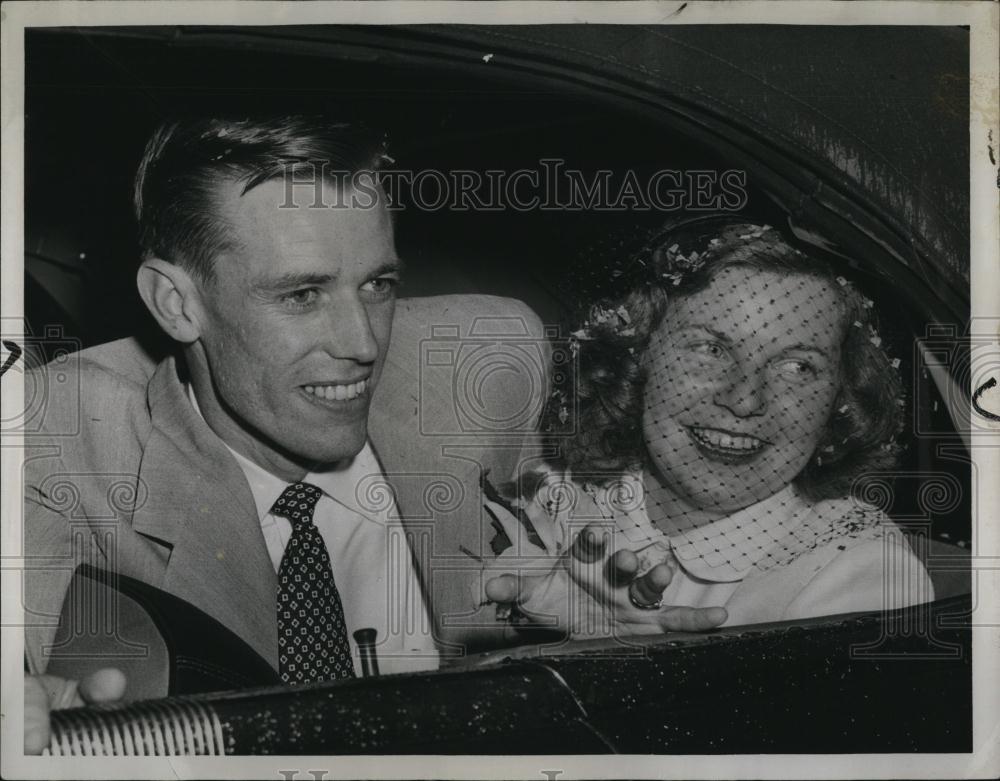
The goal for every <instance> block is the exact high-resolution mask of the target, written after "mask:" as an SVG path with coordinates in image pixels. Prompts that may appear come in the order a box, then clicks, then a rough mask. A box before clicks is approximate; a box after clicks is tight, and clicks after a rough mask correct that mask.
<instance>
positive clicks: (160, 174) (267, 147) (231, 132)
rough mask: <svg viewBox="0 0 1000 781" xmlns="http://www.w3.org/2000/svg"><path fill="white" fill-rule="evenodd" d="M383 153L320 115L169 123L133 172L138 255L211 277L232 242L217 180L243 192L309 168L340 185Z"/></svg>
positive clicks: (352, 129)
mask: <svg viewBox="0 0 1000 781" xmlns="http://www.w3.org/2000/svg"><path fill="white" fill-rule="evenodd" d="M385 157H386V149H385V140H384V138H383V137H381V136H379V135H377V134H375V133H373V132H372V131H371V130H369V129H368V128H367V127H365V126H364V125H361V124H348V123H336V122H331V121H328V120H325V119H323V118H322V117H313V116H280V117H267V118H240V119H226V118H208V119H184V120H175V121H171V122H167V123H165V124H163V125H161V126H160V127H159V128H158V129H157V130H156V131H155V132H154V133H153V135H152V137H151V138H150V140H149V142H148V143H147V144H146V150H145V153H144V154H143V157H142V161H141V162H140V164H139V169H138V172H137V173H136V177H135V188H134V191H133V205H134V208H135V215H136V219H137V220H138V223H139V246H140V248H141V252H142V258H143V259H144V260H145V259H148V258H153V257H158V258H162V259H163V260H167V261H170V262H172V263H177V264H178V265H181V266H183V267H185V268H187V269H188V270H190V271H191V272H192V273H194V274H195V275H197V276H198V277H199V278H201V279H202V280H209V279H211V277H212V266H213V260H214V258H215V256H216V255H217V254H218V253H219V252H222V251H225V250H227V249H230V248H232V241H233V240H232V237H231V236H230V233H229V230H228V226H227V225H226V223H225V220H224V219H223V218H222V216H221V215H220V214H219V213H218V209H217V207H216V201H217V196H216V188H217V187H218V185H219V184H220V183H223V182H235V183H241V184H242V185H243V192H244V193H246V192H247V191H249V190H251V189H253V188H254V187H256V186H257V185H259V184H261V183H263V182H266V181H268V180H271V179H279V178H282V177H285V176H292V175H295V176H296V177H297V178H301V172H302V169H303V168H304V167H310V168H311V175H313V176H317V175H318V176H322V177H323V178H324V179H327V180H329V181H331V182H332V183H335V184H343V179H342V178H338V177H343V176H346V175H352V174H356V173H362V172H366V171H372V172H374V171H377V170H378V169H379V168H380V167H381V165H382V162H383V160H384V159H385ZM306 173H307V174H308V173H310V172H308V171H307V172H306ZM297 190H298V191H299V193H300V195H301V191H302V188H301V187H298V188H297Z"/></svg>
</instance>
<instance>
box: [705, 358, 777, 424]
mask: <svg viewBox="0 0 1000 781" xmlns="http://www.w3.org/2000/svg"><path fill="white" fill-rule="evenodd" d="M715 403H716V404H718V405H719V406H720V407H725V408H726V409H727V410H729V411H730V412H731V413H733V414H734V415H735V416H736V417H739V418H746V417H751V416H753V415H762V414H764V411H765V410H766V409H767V379H766V377H765V375H764V371H762V370H760V369H756V370H749V369H745V368H740V367H733V371H732V372H730V374H729V376H727V377H726V378H725V380H724V384H723V385H722V386H721V387H719V388H718V389H717V390H716V392H715Z"/></svg>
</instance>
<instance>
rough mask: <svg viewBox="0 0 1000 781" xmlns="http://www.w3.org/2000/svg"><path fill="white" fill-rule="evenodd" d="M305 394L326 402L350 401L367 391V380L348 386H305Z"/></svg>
mask: <svg viewBox="0 0 1000 781" xmlns="http://www.w3.org/2000/svg"><path fill="white" fill-rule="evenodd" d="M304 387H305V391H306V393H311V394H312V395H313V396H318V397H319V398H321V399H326V400H327V401H350V400H351V399H356V398H357V397H358V396H360V395H361V394H362V393H364V392H365V390H367V389H368V380H367V379H364V380H361V382H354V383H351V384H350V385H306V386H304Z"/></svg>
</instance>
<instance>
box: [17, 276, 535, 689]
mask: <svg viewBox="0 0 1000 781" xmlns="http://www.w3.org/2000/svg"><path fill="white" fill-rule="evenodd" d="M542 337H543V333H542V328H541V324H540V322H539V320H538V318H537V316H536V315H535V314H534V313H533V312H531V310H530V309H528V308H527V307H526V306H525V305H524V304H522V303H520V302H518V301H514V300H510V299H501V298H495V297H490V296H440V297H433V298H423V299H410V300H401V301H400V302H399V304H398V307H397V311H396V319H395V321H394V326H393V334H392V340H391V345H390V348H389V351H388V355H387V359H386V365H385V369H384V371H383V374H382V377H381V380H380V383H379V385H378V388H377V391H376V394H375V397H374V399H373V402H372V408H371V414H370V420H369V436H370V439H371V442H372V444H373V446H374V448H375V451H376V453H377V455H378V457H379V459H380V461H381V463H382V466H383V469H384V474H385V477H386V479H387V481H388V483H389V485H390V486H391V488H392V490H393V492H394V495H395V498H396V502H397V507H398V508H399V510H400V513H401V515H402V523H403V527H404V529H405V530H406V533H407V536H408V538H409V541H410V546H411V550H412V552H413V555H414V557H415V560H416V563H417V566H418V570H419V572H420V575H421V578H422V582H423V585H424V592H425V597H426V598H427V599H428V601H429V603H430V604H429V608H430V611H431V615H432V616H433V617H434V624H435V632H436V634H435V639H436V640H437V641H438V644H439V646H440V647H441V649H442V651H443V653H444V654H445V655H446V656H447V655H449V654H454V655H460V654H462V653H463V652H464V650H465V648H466V645H465V643H466V642H467V641H472V642H474V643H482V642H486V643H488V642H489V637H490V631H491V630H488V629H487V630H477V629H476V628H475V627H474V625H475V624H480V623H488V621H485V622H484V621H480V620H479V618H478V617H477V616H474V615H469V614H468V589H469V583H470V578H474V577H477V576H478V562H477V561H476V560H475V559H474V558H473V556H474V555H475V556H482V555H484V553H487V552H488V539H489V538H490V537H491V536H492V535H491V533H490V531H489V525H488V524H487V523H484V522H483V510H482V503H481V498H480V489H479V483H480V476H481V474H482V472H483V470H489V473H490V475H491V477H492V479H494V481H497V480H504V479H507V478H508V477H509V476H510V475H511V474H512V473H514V471H515V467H516V465H517V463H518V460H519V458H520V456H521V454H522V448H523V446H524V444H525V440H526V432H528V431H530V430H531V429H533V427H534V425H535V423H537V417H538V414H539V412H540V410H541V405H542V404H543V403H544V399H545V396H546V376H547V375H546V373H545V372H546V370H545V366H546V364H547V360H548V348H547V346H546V345H545V343H544V340H543V338H542ZM496 369H499V371H494V370H496ZM43 372H44V374H37V375H35V376H34V377H33V378H29V382H32V383H34V385H35V387H36V388H44V389H45V392H46V393H47V394H48V395H47V396H46V397H45V399H44V402H45V404H44V408H42V411H41V413H40V414H41V415H42V416H43V418H42V419H41V425H40V427H39V428H40V431H39V432H38V433H36V434H32V435H29V436H28V437H27V445H26V451H25V465H24V488H25V515H24V540H25V551H24V553H25V557H26V562H27V564H26V569H27V572H26V578H25V592H26V593H25V605H26V620H27V629H26V635H25V636H26V653H27V656H28V659H29V662H30V665H31V667H32V670H33V671H42V670H44V669H45V667H46V664H47V647H48V646H49V645H50V644H51V643H52V639H53V637H54V635H55V631H56V624H57V621H58V615H59V613H60V610H61V608H62V604H63V600H64V597H65V595H66V591H67V587H68V584H69V582H70V579H71V576H72V573H73V570H74V569H75V568H76V566H77V565H78V564H80V563H93V564H96V565H98V566H99V567H102V568H106V569H108V570H110V571H112V572H118V573H121V574H124V575H128V576H130V577H133V578H136V579H139V580H141V581H143V582H146V583H149V584H151V585H153V586H156V587H158V588H161V589H164V590H165V591H167V592H169V593H171V594H174V595H175V596H177V597H180V598H182V599H184V600H186V601H188V602H190V603H191V604H193V605H195V606H196V607H198V608H200V609H201V610H203V611H204V612H206V613H208V614H209V615H210V616H212V617H214V618H215V619H217V620H218V621H220V622H222V623H223V624H224V625H225V626H227V627H228V628H229V629H231V630H232V631H233V632H235V633H236V634H237V635H238V636H239V637H240V638H242V639H243V640H244V641H246V642H247V643H248V644H249V645H250V646H251V647H252V648H253V649H254V650H256V651H257V652H258V653H259V654H260V655H261V656H262V657H263V658H264V659H266V660H267V661H269V662H270V663H271V665H272V666H273V667H276V666H277V631H276V623H275V593H276V576H275V572H274V569H273V566H272V564H271V561H270V559H269V558H268V554H267V550H266V548H265V545H264V540H263V537H262V535H261V532H260V523H259V519H258V517H257V512H256V509H255V505H254V501H253V498H252V495H251V493H250V489H249V486H248V485H247V483H246V479H245V478H244V476H243V473H242V472H241V470H240V467H239V466H238V464H237V463H236V462H235V460H234V459H233V458H232V456H231V455H230V453H229V452H228V450H227V449H226V447H225V446H224V445H223V443H222V442H221V441H220V440H219V439H218V437H217V436H216V435H215V434H214V433H213V432H212V431H211V430H210V429H209V428H208V427H207V425H206V424H205V422H204V421H203V420H202V419H201V418H200V416H199V415H198V414H197V413H196V412H195V411H194V409H193V408H192V407H191V404H190V403H189V401H188V399H187V398H186V396H185V392H184V386H183V385H182V383H181V381H180V380H179V379H178V374H177V363H176V361H175V359H174V358H173V357H168V358H166V359H164V360H162V361H160V362H159V363H156V362H155V361H153V360H152V358H150V356H149V355H148V354H147V353H146V352H145V351H144V350H143V349H142V348H141V347H140V346H139V344H138V343H137V342H135V341H134V340H131V339H126V340H121V341H118V342H113V343H110V344H106V345H101V346H99V347H96V348H91V349H88V350H85V351H83V352H81V353H77V354H75V355H72V356H69V357H68V358H65V359H64V360H63V361H62V362H60V363H57V364H50V365H49V366H47V367H46V368H45V369H44V370H43ZM528 439H530V437H528ZM359 490H362V489H359ZM363 490H364V491H366V492H367V493H368V495H367V496H366V498H365V499H364V501H370V502H376V503H377V502H379V501H383V500H384V498H385V492H384V490H380V488H379V485H378V484H377V483H376V482H375V481H374V480H373V482H372V483H371V484H370V485H368V486H365V487H364V488H363ZM375 598H378V595H375ZM109 609H110V608H109ZM463 611H464V612H463ZM103 620H105V621H107V620H109V619H108V617H107V616H104V617H103ZM112 620H113V619H112ZM484 632H485V634H484Z"/></svg>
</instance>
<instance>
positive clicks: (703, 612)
mask: <svg viewBox="0 0 1000 781" xmlns="http://www.w3.org/2000/svg"><path fill="white" fill-rule="evenodd" d="M728 617H729V614H728V613H727V612H726V609H725V608H724V607H668V608H663V609H662V610H661V611H660V616H659V618H660V626H662V627H663V629H664V630H666V631H668V632H704V631H705V630H706V629H714V628H715V627H717V626H719V624H721V623H723V622H724V621H725V620H726V618H728Z"/></svg>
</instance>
